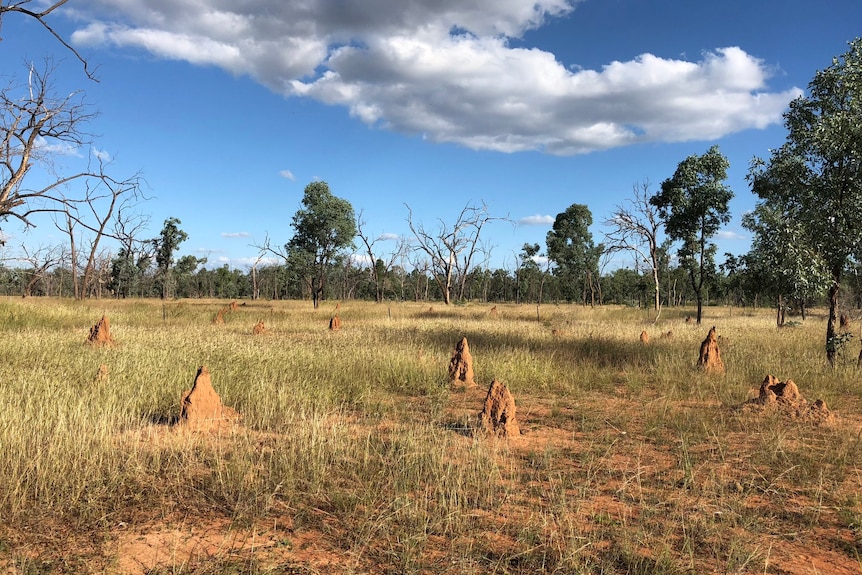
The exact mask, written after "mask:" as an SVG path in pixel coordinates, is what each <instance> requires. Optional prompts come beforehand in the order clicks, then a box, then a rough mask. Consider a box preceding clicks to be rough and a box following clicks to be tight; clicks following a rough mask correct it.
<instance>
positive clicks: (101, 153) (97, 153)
mask: <svg viewBox="0 0 862 575" xmlns="http://www.w3.org/2000/svg"><path fill="white" fill-rule="evenodd" d="M90 153H91V154H93V157H94V158H96V159H97V160H100V161H102V162H105V163H107V162H110V161H111V154H110V153H108V152H107V151H105V150H99V149H97V148H91V150H90Z"/></svg>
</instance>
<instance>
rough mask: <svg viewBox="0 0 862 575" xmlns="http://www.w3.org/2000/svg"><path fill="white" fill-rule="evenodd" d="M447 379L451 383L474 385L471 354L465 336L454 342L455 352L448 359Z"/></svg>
mask: <svg viewBox="0 0 862 575" xmlns="http://www.w3.org/2000/svg"><path fill="white" fill-rule="evenodd" d="M449 379H450V380H452V383H453V384H461V385H465V386H473V385H476V380H475V374H474V373H473V356H472V355H471V354H470V345H469V344H468V343H467V338H466V337H462V338H461V341H459V342H458V343H456V344H455V353H454V354H453V355H452V359H451V360H449Z"/></svg>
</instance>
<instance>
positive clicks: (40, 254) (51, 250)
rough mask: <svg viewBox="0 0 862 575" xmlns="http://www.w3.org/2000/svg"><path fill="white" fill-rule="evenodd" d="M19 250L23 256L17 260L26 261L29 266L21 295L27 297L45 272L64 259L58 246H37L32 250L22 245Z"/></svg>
mask: <svg viewBox="0 0 862 575" xmlns="http://www.w3.org/2000/svg"><path fill="white" fill-rule="evenodd" d="M21 251H22V252H23V256H22V257H20V258H18V259H19V260H21V261H23V262H26V263H27V264H29V266H30V268H31V269H30V270H28V273H29V275H30V277H29V278H28V279H27V281H26V283H25V284H24V288H23V291H22V293H21V295H22V296H23V297H28V296H30V295H32V293H33V288H34V287H36V284H37V283H39V281H40V280H42V279H44V278H45V274H46V273H47V272H48V271H49V270H51V268H53V267H54V266H56V265H57V264H59V263H61V262H62V261H63V260H64V259H65V257H66V256H65V254H64V253H63V248H61V247H60V246H39V247H38V248H36V249H34V250H30V249H28V248H27V246H25V245H22V246H21Z"/></svg>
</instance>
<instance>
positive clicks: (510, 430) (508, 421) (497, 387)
mask: <svg viewBox="0 0 862 575" xmlns="http://www.w3.org/2000/svg"><path fill="white" fill-rule="evenodd" d="M479 425H480V426H481V428H482V430H483V431H485V432H486V433H488V434H492V435H496V436H498V437H517V436H519V435H521V428H520V426H519V425H518V420H517V418H516V417H515V398H514V397H512V394H511V393H510V392H509V388H508V387H506V386H505V385H504V384H502V383H500V382H499V381H497V380H496V379H495V380H494V381H492V382H491V387H489V388H488V395H487V396H486V397H485V405H484V407H483V409H482V412H481V413H480V414H479Z"/></svg>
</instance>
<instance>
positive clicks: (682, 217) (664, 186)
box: [650, 146, 733, 324]
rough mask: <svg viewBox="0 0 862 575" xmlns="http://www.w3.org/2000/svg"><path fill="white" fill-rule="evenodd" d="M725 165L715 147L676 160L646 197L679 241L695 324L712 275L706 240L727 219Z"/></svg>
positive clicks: (711, 255) (728, 195)
mask: <svg viewBox="0 0 862 575" xmlns="http://www.w3.org/2000/svg"><path fill="white" fill-rule="evenodd" d="M729 166H730V163H729V162H728V161H727V158H726V157H724V155H723V154H722V153H721V152H720V151H719V149H718V146H712V147H711V148H710V149H709V150H707V152H706V153H705V154H703V155H701V156H698V155H691V156H689V157H687V158H686V159H684V160H683V161H682V162H680V163H679V166H677V169H676V171H675V172H674V174H673V176H671V177H670V178H668V179H666V180H665V181H663V182H662V183H661V191H660V192H659V193H658V194H656V195H655V196H653V197H652V198H650V203H651V204H652V205H654V206H655V207H657V208H658V211H659V215H660V216H661V219H662V221H663V222H664V227H665V232H666V233H667V235H668V237H670V238H671V239H672V240H674V241H678V242H680V247H679V249H678V251H677V255H678V256H679V259H680V265H681V266H683V267H684V268H685V269H686V271H687V272H688V277H689V280H690V281H691V287H692V289H693V290H694V293H695V296H696V299H697V323H698V324H699V323H700V321H701V317H702V315H703V290H704V286H705V285H706V283H707V281H708V280H709V279H710V278H711V277H712V276H714V275H715V252H716V246H715V244H714V243H711V242H710V239H711V238H712V237H713V236H714V235H715V234H716V232H718V230H719V228H721V226H722V225H724V224H726V223H728V222H729V221H730V210H729V207H728V204H729V203H730V200H731V198H733V191H732V190H731V189H730V188H729V187H728V186H727V185H726V184H725V183H724V181H725V180H726V179H727V168H728V167H729Z"/></svg>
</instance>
